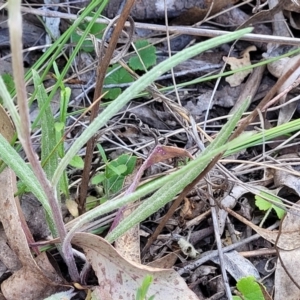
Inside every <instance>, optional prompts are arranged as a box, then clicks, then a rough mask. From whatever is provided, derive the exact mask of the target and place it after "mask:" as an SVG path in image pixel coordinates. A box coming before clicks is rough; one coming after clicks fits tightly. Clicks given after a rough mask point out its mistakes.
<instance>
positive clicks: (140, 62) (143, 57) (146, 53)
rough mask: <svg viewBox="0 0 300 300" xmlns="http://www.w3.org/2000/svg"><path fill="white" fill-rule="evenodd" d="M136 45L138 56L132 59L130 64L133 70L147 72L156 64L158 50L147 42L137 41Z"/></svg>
mask: <svg viewBox="0 0 300 300" xmlns="http://www.w3.org/2000/svg"><path fill="white" fill-rule="evenodd" d="M134 45H135V47H136V49H137V52H138V55H136V56H133V57H131V58H130V59H129V62H128V64H129V66H130V67H131V68H132V69H133V70H140V71H146V70H148V69H149V68H150V67H152V66H154V65H155V64H156V54H155V52H156V49H155V47H154V46H152V45H150V44H149V42H148V41H146V40H139V41H136V42H135V43H134ZM145 68H146V70H145Z"/></svg>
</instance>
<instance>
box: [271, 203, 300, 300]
mask: <svg viewBox="0 0 300 300" xmlns="http://www.w3.org/2000/svg"><path fill="white" fill-rule="evenodd" d="M299 203H300V201H298V202H297V204H299ZM291 210H293V208H292V209H291ZM294 212H295V211H294ZM281 230H282V231H285V232H289V231H298V232H300V217H299V216H297V215H295V214H292V213H290V212H289V213H287V215H286V217H285V218H284V219H283V221H282V225H281ZM298 239H299V237H298ZM278 255H280V258H281V259H278V260H277V266H276V272H275V284H274V286H275V298H274V300H282V299H287V300H298V299H300V289H299V288H298V287H297V286H296V285H295V284H294V283H293V281H292V280H291V278H290V276H291V277H292V278H293V279H294V281H295V282H297V283H298V284H299V278H300V248H297V249H293V250H291V251H286V250H282V249H279V250H278ZM286 270H287V271H288V273H289V275H288V274H287V273H286Z"/></svg>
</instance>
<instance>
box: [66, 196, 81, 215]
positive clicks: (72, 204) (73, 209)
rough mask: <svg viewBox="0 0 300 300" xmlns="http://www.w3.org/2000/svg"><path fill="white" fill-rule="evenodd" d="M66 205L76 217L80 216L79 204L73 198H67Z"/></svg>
mask: <svg viewBox="0 0 300 300" xmlns="http://www.w3.org/2000/svg"><path fill="white" fill-rule="evenodd" d="M66 207H67V209H68V211H69V213H70V214H71V215H72V216H73V217H74V218H76V217H78V216H79V212H78V204H77V203H76V202H75V201H74V200H72V199H67V200H66Z"/></svg>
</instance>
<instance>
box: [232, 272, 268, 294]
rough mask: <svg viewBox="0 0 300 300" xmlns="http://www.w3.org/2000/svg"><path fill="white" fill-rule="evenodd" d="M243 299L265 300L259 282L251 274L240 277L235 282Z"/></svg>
mask: <svg viewBox="0 0 300 300" xmlns="http://www.w3.org/2000/svg"><path fill="white" fill-rule="evenodd" d="M236 287H237V289H238V290H239V291H240V292H241V293H242V295H243V297H244V299H245V300H265V297H264V295H263V293H262V291H261V288H260V286H259V284H258V283H257V282H256V280H255V278H254V277H253V276H248V277H244V278H242V279H240V280H239V281H238V282H237V284H236Z"/></svg>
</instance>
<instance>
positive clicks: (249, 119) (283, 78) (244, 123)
mask: <svg viewBox="0 0 300 300" xmlns="http://www.w3.org/2000/svg"><path fill="white" fill-rule="evenodd" d="M299 67H300V57H299V58H298V59H297V61H296V62H295V64H294V66H292V67H291V68H290V69H289V70H288V71H287V72H285V73H284V74H283V75H281V77H280V78H279V79H278V80H277V82H276V84H275V85H274V86H273V87H272V88H271V89H270V91H269V92H268V93H267V95H266V96H265V97H264V98H263V99H262V100H261V101H260V103H259V104H258V105H257V107H256V108H255V110H253V112H252V113H251V114H250V115H249V116H248V117H246V118H244V119H243V120H242V122H241V123H240V125H239V126H238V128H237V129H236V130H235V132H234V133H233V134H232V136H231V137H230V140H233V139H234V138H236V137H237V136H239V135H240V134H241V133H242V132H243V131H244V129H245V128H246V127H247V126H248V125H249V124H250V123H251V122H252V121H253V120H254V119H255V118H256V116H257V115H258V111H259V110H260V111H263V109H264V107H265V106H266V105H267V104H268V102H269V101H270V100H271V99H272V98H273V97H274V95H275V94H276V92H277V91H278V89H279V88H280V87H281V86H282V84H283V83H284V82H285V81H286V80H287V79H288V78H289V77H290V76H291V75H292V74H293V73H294V72H295V71H296V70H297V69H298V68H299ZM278 100H279V99H278Z"/></svg>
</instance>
